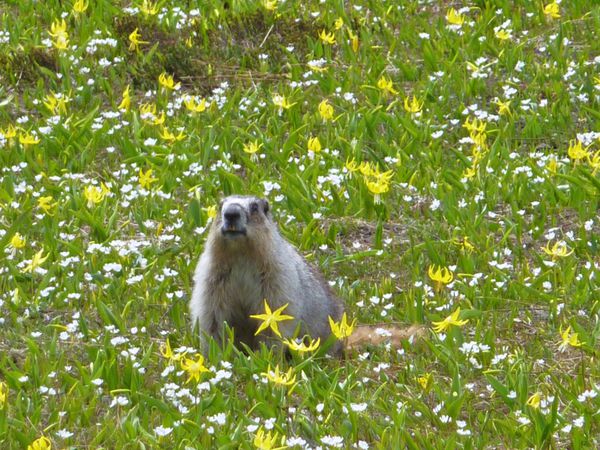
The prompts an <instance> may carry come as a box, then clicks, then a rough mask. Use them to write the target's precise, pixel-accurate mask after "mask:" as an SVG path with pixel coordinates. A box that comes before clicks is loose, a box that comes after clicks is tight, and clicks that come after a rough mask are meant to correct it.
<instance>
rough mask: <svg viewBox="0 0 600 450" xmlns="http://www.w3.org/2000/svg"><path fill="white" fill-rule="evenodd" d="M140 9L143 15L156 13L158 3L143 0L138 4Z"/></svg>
mask: <svg viewBox="0 0 600 450" xmlns="http://www.w3.org/2000/svg"><path fill="white" fill-rule="evenodd" d="M140 11H141V12H142V14H144V15H145V16H154V15H156V14H157V13H158V5H157V4H156V3H152V2H151V1H149V0H144V1H143V2H142V5H141V6H140Z"/></svg>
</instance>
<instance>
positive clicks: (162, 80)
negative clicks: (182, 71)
mask: <svg viewBox="0 0 600 450" xmlns="http://www.w3.org/2000/svg"><path fill="white" fill-rule="evenodd" d="M158 83H159V84H160V85H161V86H162V87H164V88H165V89H167V90H170V91H172V90H175V91H176V90H177V89H179V88H180V87H181V83H175V80H173V75H168V74H167V72H163V73H161V74H160V75H159V76H158Z"/></svg>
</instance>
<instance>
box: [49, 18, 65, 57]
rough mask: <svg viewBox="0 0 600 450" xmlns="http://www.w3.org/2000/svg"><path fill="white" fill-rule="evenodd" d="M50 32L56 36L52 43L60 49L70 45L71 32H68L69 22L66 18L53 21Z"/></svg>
mask: <svg viewBox="0 0 600 450" xmlns="http://www.w3.org/2000/svg"><path fill="white" fill-rule="evenodd" d="M48 34H49V35H50V36H52V37H53V38H54V39H53V40H52V45H54V47H56V48H57V49H58V50H64V49H66V48H68V47H69V33H67V22H65V19H61V20H60V21H59V20H58V19H57V20H55V21H54V22H52V25H50V31H48Z"/></svg>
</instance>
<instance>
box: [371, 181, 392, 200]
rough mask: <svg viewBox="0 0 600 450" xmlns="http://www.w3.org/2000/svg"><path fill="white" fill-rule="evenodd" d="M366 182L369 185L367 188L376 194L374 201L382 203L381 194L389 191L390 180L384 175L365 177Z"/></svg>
mask: <svg viewBox="0 0 600 450" xmlns="http://www.w3.org/2000/svg"><path fill="white" fill-rule="evenodd" d="M365 184H366V185H367V189H369V191H371V193H372V194H374V196H375V198H374V201H375V203H377V204H380V203H381V194H385V193H386V192H387V191H389V190H390V183H389V180H386V179H385V178H382V177H376V178H366V177H365Z"/></svg>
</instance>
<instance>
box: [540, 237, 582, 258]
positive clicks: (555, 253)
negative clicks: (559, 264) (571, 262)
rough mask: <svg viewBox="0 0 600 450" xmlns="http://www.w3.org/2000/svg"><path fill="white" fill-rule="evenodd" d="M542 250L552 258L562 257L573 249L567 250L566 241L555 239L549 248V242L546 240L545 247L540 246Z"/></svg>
mask: <svg viewBox="0 0 600 450" xmlns="http://www.w3.org/2000/svg"><path fill="white" fill-rule="evenodd" d="M542 250H543V251H544V253H546V254H547V255H550V256H552V259H557V258H564V257H565V256H569V255H570V254H571V253H573V251H574V250H572V249H571V251H568V247H567V243H566V242H564V241H556V242H555V243H554V245H553V246H552V248H550V242H548V243H547V244H546V246H545V247H542Z"/></svg>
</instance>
